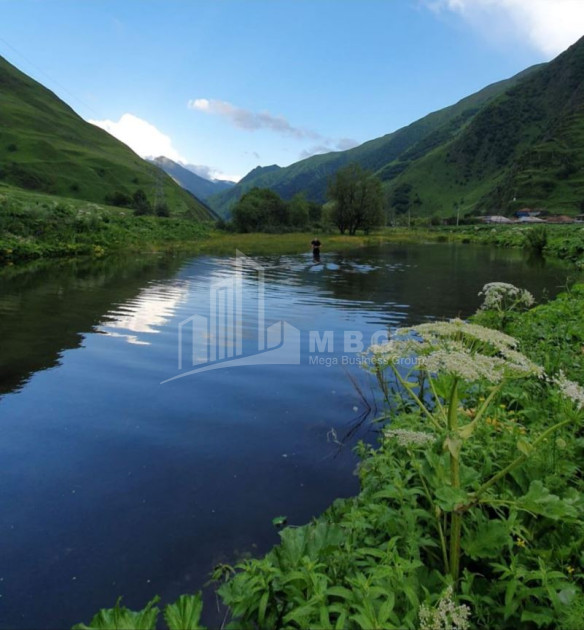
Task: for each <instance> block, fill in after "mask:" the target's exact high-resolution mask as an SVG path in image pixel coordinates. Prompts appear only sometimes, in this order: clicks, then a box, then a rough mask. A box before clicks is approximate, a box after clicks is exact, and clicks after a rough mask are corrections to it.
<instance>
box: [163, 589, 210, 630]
mask: <svg viewBox="0 0 584 630" xmlns="http://www.w3.org/2000/svg"><path fill="white" fill-rule="evenodd" d="M202 610H203V601H202V598H201V593H200V592H199V593H196V594H195V595H181V596H180V597H179V598H178V599H177V601H176V602H174V604H168V606H166V607H165V609H164V619H165V621H166V625H167V626H168V629H169V630H204V626H201V625H200V623H199V620H200V618H201V612H202Z"/></svg>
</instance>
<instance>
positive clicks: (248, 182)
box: [209, 64, 545, 216]
mask: <svg viewBox="0 0 584 630" xmlns="http://www.w3.org/2000/svg"><path fill="white" fill-rule="evenodd" d="M543 66H545V64H538V65H536V66H531V67H530V68H527V69H525V70H523V71H521V72H520V73H518V74H516V75H514V76H513V77H511V78H508V79H504V80H502V81H497V82H495V83H492V84H490V85H488V86H486V87H485V88H483V89H481V90H479V91H478V92H475V93H474V94H471V95H469V96H467V97H465V98H463V99H460V100H459V101H458V102H457V103H455V104H454V105H450V106H448V107H445V108H442V109H440V110H438V111H436V112H431V113H430V114H427V115H426V116H424V117H422V118H420V119H419V120H417V121H414V122H412V123H410V124H409V125H406V126H405V127H402V128H400V129H397V130H396V131H393V132H391V133H388V134H385V135H383V136H381V137H379V138H374V139H372V140H369V141H367V142H364V143H363V144H361V145H359V146H357V147H354V148H352V149H349V150H347V151H336V152H331V153H326V154H320V155H315V156H311V157H309V158H305V159H303V160H300V161H299V162H295V163H293V164H291V165H289V166H287V167H279V166H277V165H272V166H269V167H257V168H255V169H254V170H252V171H251V172H250V173H248V174H247V175H246V176H245V177H244V178H243V179H242V180H241V181H240V182H239V183H238V184H237V185H236V186H234V187H233V188H231V189H230V190H228V191H224V192H223V193H219V194H217V195H214V196H212V197H210V198H209V204H210V205H211V206H212V207H213V208H214V209H215V210H217V212H219V213H220V214H222V215H223V216H226V215H228V213H229V209H230V206H232V205H233V203H235V202H236V201H237V199H238V198H240V197H241V195H243V194H244V193H245V192H247V191H248V190H249V189H250V188H253V187H256V186H257V187H261V188H263V187H265V188H270V189H271V190H274V192H277V193H278V194H279V195H281V196H282V197H283V198H285V199H290V198H291V197H292V196H294V194H296V193H298V192H303V193H304V194H305V195H306V196H307V198H308V199H310V200H311V201H317V202H323V201H324V200H325V196H326V186H327V182H328V179H329V178H330V176H331V175H333V174H334V173H335V172H336V171H337V170H338V169H339V168H342V167H343V166H345V165H346V164H348V163H350V162H356V163H358V164H360V165H361V166H362V167H363V168H365V169H368V170H372V171H373V172H376V173H377V174H378V175H379V176H380V177H381V179H382V181H384V182H387V181H389V180H391V179H393V178H395V176H396V175H398V174H399V173H400V172H401V171H400V169H403V168H405V166H404V165H403V164H402V163H401V162H400V157H402V156H403V154H404V153H406V152H407V151H409V150H413V149H414V147H415V146H416V145H420V143H421V142H423V141H425V142H426V143H427V145H428V146H427V147H425V148H423V147H422V146H419V150H421V151H423V154H426V153H427V152H428V151H430V150H432V149H433V148H434V146H435V145H436V144H437V143H440V142H444V139H445V138H450V137H452V136H453V135H455V134H456V133H458V132H459V131H460V130H461V129H462V127H464V125H466V124H467V123H468V121H469V120H470V119H472V117H474V116H475V115H476V114H477V113H478V112H479V111H480V109H481V108H482V107H483V106H484V105H485V104H486V103H488V102H489V101H491V100H493V99H494V98H496V97H498V96H499V95H500V94H501V93H503V92H504V91H505V90H507V89H509V88H510V87H512V86H513V85H515V84H516V83H517V82H520V81H522V80H523V79H524V78H525V77H527V76H529V75H530V74H532V73H534V72H537V71H538V69H540V68H542V67H543ZM441 134H442V135H441Z"/></svg>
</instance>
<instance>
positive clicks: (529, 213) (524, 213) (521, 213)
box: [515, 208, 541, 219]
mask: <svg viewBox="0 0 584 630" xmlns="http://www.w3.org/2000/svg"><path fill="white" fill-rule="evenodd" d="M540 214H541V210H532V209H531V208H522V209H521V210H517V212H516V213H515V216H516V217H517V218H518V219H521V218H522V217H538V216H539V215H540Z"/></svg>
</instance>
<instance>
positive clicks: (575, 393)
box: [553, 370, 584, 411]
mask: <svg viewBox="0 0 584 630" xmlns="http://www.w3.org/2000/svg"><path fill="white" fill-rule="evenodd" d="M553 382H554V383H555V384H556V385H557V386H558V387H559V388H560V392H561V393H562V395H563V396H564V397H565V398H568V399H569V400H571V401H572V402H573V403H574V404H575V405H576V409H578V411H581V410H582V409H584V388H583V387H581V386H580V385H578V383H575V382H574V381H570V380H568V379H567V378H566V377H565V375H564V373H563V372H562V371H561V370H560V372H559V374H558V376H557V377H556V378H554V379H553Z"/></svg>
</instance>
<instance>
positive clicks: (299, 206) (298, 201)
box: [288, 193, 310, 228]
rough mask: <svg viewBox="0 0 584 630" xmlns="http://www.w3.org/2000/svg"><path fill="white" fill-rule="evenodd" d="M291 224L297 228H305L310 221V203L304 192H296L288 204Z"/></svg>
mask: <svg viewBox="0 0 584 630" xmlns="http://www.w3.org/2000/svg"><path fill="white" fill-rule="evenodd" d="M288 209H289V212H290V225H292V226H293V227H295V228H305V227H306V226H307V225H308V222H309V218H310V217H309V211H310V205H309V203H308V201H306V197H305V196H304V194H303V193H296V194H295V195H294V197H292V199H291V200H290V203H289V204H288Z"/></svg>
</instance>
